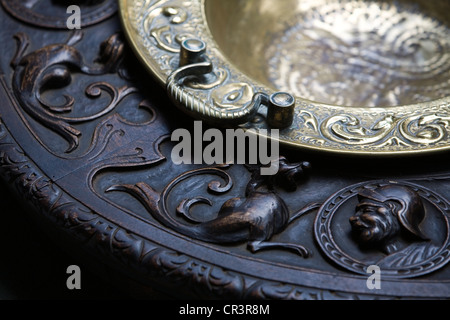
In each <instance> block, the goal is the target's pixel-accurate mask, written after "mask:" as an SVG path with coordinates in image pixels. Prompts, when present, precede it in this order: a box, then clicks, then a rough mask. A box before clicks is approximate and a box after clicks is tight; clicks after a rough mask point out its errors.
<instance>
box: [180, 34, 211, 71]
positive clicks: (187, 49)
mask: <svg viewBox="0 0 450 320" xmlns="http://www.w3.org/2000/svg"><path fill="white" fill-rule="evenodd" d="M205 52H206V43H205V42H203V41H202V40H199V39H194V38H188V39H185V40H183V41H182V42H181V51H180V67H183V66H186V65H189V64H193V63H197V62H201V60H202V58H203V55H204V54H205Z"/></svg>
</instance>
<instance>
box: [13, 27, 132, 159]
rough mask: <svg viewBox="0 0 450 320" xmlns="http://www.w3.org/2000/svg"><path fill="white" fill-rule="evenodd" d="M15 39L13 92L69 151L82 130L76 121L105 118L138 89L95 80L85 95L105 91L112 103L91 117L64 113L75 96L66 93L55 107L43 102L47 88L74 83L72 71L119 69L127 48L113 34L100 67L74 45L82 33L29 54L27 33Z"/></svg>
mask: <svg viewBox="0 0 450 320" xmlns="http://www.w3.org/2000/svg"><path fill="white" fill-rule="evenodd" d="M16 39H17V40H18V50H17V53H16V55H15V56H14V58H13V60H12V62H11V65H12V67H13V68H14V75H13V83H12V86H13V91H14V94H15V96H16V98H17V100H18V101H19V104H20V106H21V107H22V108H23V109H24V111H25V112H27V113H28V114H29V115H30V116H32V117H33V118H34V119H35V120H36V121H38V122H39V123H41V124H42V125H44V126H46V127H47V128H49V129H51V130H53V131H55V132H57V133H58V134H60V135H61V136H62V137H63V138H64V139H65V140H66V141H67V142H68V144H69V147H68V148H67V150H66V153H70V152H72V151H73V150H75V149H76V148H77V146H78V144H79V136H80V135H81V132H80V131H79V130H78V129H76V128H75V127H74V126H73V125H74V124H77V123H83V122H86V121H91V120H94V119H98V118H100V117H102V116H103V115H105V114H107V113H109V112H110V111H112V110H113V109H114V108H115V107H116V106H117V105H118V104H119V102H120V101H121V100H122V99H123V98H124V97H126V96H127V95H129V94H130V93H133V92H136V89H135V88H133V87H129V86H124V87H122V88H115V87H113V86H112V85H110V84H108V83H106V82H96V83H93V84H91V85H89V86H88V87H87V88H86V91H85V93H86V96H88V97H89V98H96V97H99V96H100V94H101V92H102V91H105V92H107V93H108V94H109V95H110V97H111V99H110V102H109V104H108V105H107V106H105V107H104V108H103V109H102V110H101V111H99V112H96V113H94V114H91V115H88V116H82V117H68V116H64V114H66V113H69V112H71V111H72V110H73V107H74V104H75V99H74V98H73V97H71V96H67V95H65V96H64V98H65V103H63V104H61V105H56V106H55V105H51V104H49V103H48V102H46V101H44V100H43V98H42V94H43V93H44V92H45V91H46V90H48V89H54V88H59V87H63V86H66V85H68V84H69V83H70V82H71V72H72V70H74V71H76V72H79V73H83V74H87V75H102V74H105V73H109V72H116V71H117V70H118V68H119V66H120V64H121V62H122V59H121V57H122V55H123V50H124V48H123V47H124V45H123V42H122V40H121V39H120V36H119V35H118V34H114V35H112V36H111V37H110V38H108V39H107V40H106V41H104V42H103V43H102V44H101V46H100V49H101V53H100V57H99V59H98V61H101V62H102V64H101V65H97V66H90V65H88V64H86V63H85V62H84V59H83V56H82V54H81V53H80V52H79V51H78V50H77V49H76V48H75V47H74V45H75V44H76V43H77V42H78V41H80V40H81V39H82V33H80V32H75V33H73V35H72V36H71V37H70V38H69V40H68V41H67V43H63V44H53V45H48V46H46V47H44V48H41V49H38V50H36V51H34V52H31V53H29V54H26V48H27V47H28V46H29V44H30V40H29V38H28V36H27V35H26V34H24V33H19V34H17V35H16Z"/></svg>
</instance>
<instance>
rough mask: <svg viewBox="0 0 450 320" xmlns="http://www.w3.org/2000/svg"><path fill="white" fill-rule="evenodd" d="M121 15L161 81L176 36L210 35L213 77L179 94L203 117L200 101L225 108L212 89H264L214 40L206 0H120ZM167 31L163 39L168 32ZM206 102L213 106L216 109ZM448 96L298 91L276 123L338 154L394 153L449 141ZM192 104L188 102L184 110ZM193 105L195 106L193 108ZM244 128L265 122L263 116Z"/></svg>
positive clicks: (171, 62)
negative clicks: (320, 96) (287, 115)
mask: <svg viewBox="0 0 450 320" xmlns="http://www.w3.org/2000/svg"><path fill="white" fill-rule="evenodd" d="M119 5H120V15H121V19H122V23H123V26H124V29H125V32H126V34H127V37H128V40H129V42H130V43H131V46H132V48H133V49H134V51H135V52H136V54H137V56H138V57H139V58H140V60H141V61H142V63H143V64H144V65H145V66H146V68H147V69H148V71H149V72H151V73H152V74H153V75H154V77H155V78H156V79H158V80H159V81H160V82H161V83H162V84H165V82H166V80H167V78H168V77H169V75H170V74H171V73H172V72H173V71H174V70H175V69H176V68H177V67H178V61H179V58H178V55H179V51H180V50H179V44H178V43H177V41H179V40H180V38H186V37H194V38H198V39H201V40H203V41H204V42H205V43H207V47H208V49H207V52H206V54H207V56H208V57H209V58H210V60H211V61H212V62H213V65H214V72H215V74H216V76H217V79H218V80H217V81H219V82H220V84H217V83H214V84H213V85H212V87H211V86H206V87H202V86H200V87H199V86H191V87H188V88H187V87H186V88H185V91H186V96H187V97H189V99H184V98H183V99H181V100H180V101H177V102H178V104H181V109H183V110H184V111H188V113H189V114H191V115H193V116H194V117H198V118H202V115H203V113H202V112H203V111H202V110H200V111H199V109H201V108H200V107H201V106H205V105H206V106H208V105H210V106H212V107H211V108H213V109H214V110H216V111H217V110H219V111H220V110H224V109H225V108H226V107H227V106H221V105H220V104H219V103H216V102H215V101H216V99H214V97H215V96H217V95H219V94H222V95H223V94H226V93H228V94H229V93H230V92H232V91H236V90H241V91H245V92H249V93H250V94H245V95H243V96H245V99H244V101H236V103H238V104H240V105H238V106H237V107H241V106H242V105H246V104H248V103H249V101H248V97H249V96H252V95H253V93H255V92H263V93H267V94H270V93H271V92H270V91H269V89H267V88H266V87H264V86H263V85H261V84H259V83H257V82H255V81H254V80H252V79H250V78H249V77H247V76H246V75H244V74H243V73H242V72H241V71H240V70H237V69H236V68H235V67H234V66H233V65H232V64H231V63H230V62H229V61H228V60H227V59H226V58H225V56H224V55H223V53H222V52H221V51H220V49H219V48H218V46H217V44H216V43H215V41H214V39H213V36H212V35H211V33H210V31H209V29H208V25H207V23H206V18H205V12H204V6H205V0H193V1H189V2H185V1H181V0H159V1H142V0H119ZM163 34H164V35H165V36H166V37H167V36H168V35H169V37H171V38H172V40H171V41H170V43H169V42H167V38H164V37H162V35H163ZM211 108H210V109H207V110H206V111H205V112H210V110H213V109H211ZM449 108H450V97H445V98H442V99H437V100H433V101H430V102H426V103H419V104H413V105H405V106H396V107H386V108H355V107H340V106H333V105H327V104H322V103H316V102H312V101H308V100H304V99H301V98H298V97H297V98H296V107H295V115H294V122H293V124H292V125H291V127H289V128H287V129H284V130H281V131H280V137H279V140H280V142H281V143H283V144H285V145H289V146H293V147H296V148H303V149H310V150H315V151H326V152H332V153H339V154H351V155H366V156H367V155H368V156H398V155H411V154H418V153H429V152H436V151H443V150H448V149H449V148H450V135H449V130H450V110H449ZM188 109H189V110H188ZM192 109H196V111H195V112H192V111H191V110H192ZM244 127H245V128H248V129H250V128H252V129H255V130H258V129H270V128H269V127H268V126H267V124H266V122H265V121H264V117H263V116H260V117H258V116H257V117H256V119H255V121H253V122H249V123H247V124H246V125H245V126H244Z"/></svg>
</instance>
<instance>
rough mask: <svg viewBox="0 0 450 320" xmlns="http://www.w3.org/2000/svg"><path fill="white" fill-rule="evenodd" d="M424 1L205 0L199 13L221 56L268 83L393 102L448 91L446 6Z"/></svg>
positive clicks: (349, 99) (365, 101)
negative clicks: (204, 17)
mask: <svg viewBox="0 0 450 320" xmlns="http://www.w3.org/2000/svg"><path fill="white" fill-rule="evenodd" d="M426 2H430V1H423V2H420V1H396V2H391V1H354V0H353V1H351V0H350V1H344V0H340V1H339V0H314V1H308V0H303V1H286V0H285V1H280V2H277V3H276V4H274V3H273V1H264V0H256V1H252V0H250V1H246V2H245V3H243V2H242V1H220V3H219V1H216V0H208V1H207V8H208V10H207V20H208V24H209V26H210V29H211V31H212V35H213V37H214V38H215V39H216V41H217V43H218V45H219V47H220V48H221V50H223V51H224V53H225V54H226V55H227V56H228V58H229V59H230V60H231V61H232V62H233V63H235V64H236V66H237V67H238V68H240V69H241V70H243V71H244V72H245V73H247V74H248V75H250V76H252V77H254V78H255V79H257V80H259V81H260V82H262V83H264V84H265V85H267V86H269V87H272V88H274V89H275V90H280V91H287V92H290V93H292V94H293V95H295V96H298V97H302V98H305V99H309V100H313V101H317V102H323V103H329V104H334V105H340V106H365V107H373V106H397V105H405V104H412V103H418V102H427V101H431V100H434V99H437V98H443V97H446V96H448V95H450V29H449V21H448V20H449V16H448V14H447V15H443V14H442V13H444V12H447V13H448V12H450V11H449V10H450V6H449V5H448V2H447V1H432V2H433V4H434V6H433V7H432V8H431V7H430V6H425V4H426ZM437 2H440V4H438V3H437ZM221 12H222V14H223V12H225V16H226V17H227V21H220V19H219V20H218V19H216V18H217V17H218V16H219V15H220V13H221Z"/></svg>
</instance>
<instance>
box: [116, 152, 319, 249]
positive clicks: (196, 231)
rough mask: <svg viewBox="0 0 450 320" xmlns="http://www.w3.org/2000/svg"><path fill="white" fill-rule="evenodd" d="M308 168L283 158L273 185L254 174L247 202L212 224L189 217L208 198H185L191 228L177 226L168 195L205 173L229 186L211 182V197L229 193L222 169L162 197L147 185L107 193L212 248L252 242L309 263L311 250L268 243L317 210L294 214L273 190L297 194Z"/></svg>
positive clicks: (228, 206)
mask: <svg viewBox="0 0 450 320" xmlns="http://www.w3.org/2000/svg"><path fill="white" fill-rule="evenodd" d="M308 168H309V163H307V162H302V163H292V164H290V163H288V162H287V160H286V159H285V158H282V159H281V161H280V169H279V171H278V174H277V175H276V177H275V178H272V179H271V180H268V178H267V177H262V176H260V175H259V174H257V173H256V171H254V172H253V175H252V179H251V180H250V181H249V183H248V185H247V189H246V194H245V197H243V198H241V197H237V198H232V199H229V200H228V201H226V202H225V203H224V204H223V205H222V207H221V209H220V210H219V212H218V214H217V217H216V218H214V219H211V220H209V221H204V222H202V221H198V220H196V219H194V218H192V217H191V216H190V214H189V209H190V207H191V206H192V205H193V204H196V203H206V204H211V202H210V200H209V199H206V198H204V197H199V198H195V199H185V200H183V201H182V202H181V203H180V205H179V206H178V210H177V212H178V214H180V215H182V216H183V217H184V218H185V220H187V221H188V222H190V223H191V224H190V225H188V224H185V223H183V222H181V221H179V220H178V219H176V218H175V217H174V216H173V215H172V214H171V213H170V212H169V209H168V206H167V202H168V195H169V194H170V192H171V191H172V189H173V188H174V187H175V186H176V185H177V184H178V183H179V182H181V181H183V180H185V179H187V178H189V177H191V176H196V175H201V174H214V175H218V176H220V177H221V178H223V179H224V181H225V186H221V185H220V183H219V182H218V181H214V182H212V183H210V184H209V186H208V189H209V190H210V192H214V193H224V192H227V191H229V190H230V189H231V187H232V179H231V177H230V176H229V174H228V173H226V172H225V171H224V170H223V169H222V168H204V169H197V170H193V171H188V172H186V173H184V174H182V175H180V176H179V177H177V178H176V179H174V180H173V181H172V182H171V183H170V184H169V185H168V186H167V187H166V188H165V189H164V190H163V191H162V192H161V193H158V192H157V191H155V190H154V189H153V188H152V187H150V186H149V185H148V184H146V183H144V182H141V183H138V184H136V185H116V186H112V187H111V188H109V189H108V190H107V191H109V192H111V191H124V192H127V193H129V194H131V195H133V196H134V197H136V198H137V199H139V200H140V201H141V202H142V203H143V204H144V206H145V207H146V208H147V210H148V212H149V213H150V214H151V215H152V216H153V217H155V219H157V220H158V221H159V222H160V223H162V224H163V225H165V226H166V227H169V228H171V229H173V230H175V231H177V232H179V233H181V234H184V235H187V236H189V237H191V238H194V239H197V240H202V241H206V242H213V243H234V242H242V241H248V248H249V249H250V250H251V251H252V252H257V251H260V250H263V249H271V248H281V249H287V250H293V251H294V252H296V253H297V254H299V255H300V256H303V257H305V258H307V257H309V256H310V255H311V253H312V252H311V250H310V249H307V248H305V247H304V246H302V245H299V244H294V243H276V242H270V238H271V237H272V236H273V235H274V234H277V233H280V232H282V231H283V230H284V229H285V228H286V226H287V225H288V224H289V223H291V222H292V221H294V220H295V219H298V218H300V217H301V216H302V215H303V214H305V213H307V212H309V211H312V210H313V209H316V208H318V206H319V205H318V204H317V203H312V204H309V205H307V206H305V207H304V208H302V209H300V210H299V211H298V212H296V213H294V214H292V215H290V213H289V211H288V209H287V206H286V204H285V202H284V201H283V200H282V199H281V198H280V197H279V196H278V195H277V194H276V193H275V192H274V191H272V190H271V189H272V188H273V187H274V183H278V184H279V185H280V186H283V185H284V186H287V187H289V188H292V189H294V190H295V189H296V184H295V179H298V178H300V177H302V176H303V175H304V173H305V170H307V169H308ZM263 186H266V187H269V190H267V191H261V190H260V188H261V187H263Z"/></svg>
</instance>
